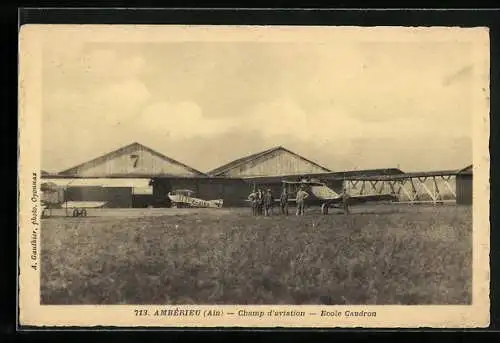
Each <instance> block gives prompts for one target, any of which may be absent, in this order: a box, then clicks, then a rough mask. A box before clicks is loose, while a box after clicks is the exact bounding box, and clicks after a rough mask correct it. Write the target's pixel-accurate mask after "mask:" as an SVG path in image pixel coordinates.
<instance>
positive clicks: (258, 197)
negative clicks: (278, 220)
mask: <svg viewBox="0 0 500 343" xmlns="http://www.w3.org/2000/svg"><path fill="white" fill-rule="evenodd" d="M308 197H309V194H308V193H307V192H306V191H305V190H304V189H303V187H301V188H300V189H299V191H298V192H297V195H296V197H295V200H296V202H297V212H296V215H297V216H303V215H304V210H305V204H304V202H305V199H307V198H308ZM248 200H249V201H250V202H251V204H252V215H253V216H261V215H264V216H266V217H267V216H270V215H271V214H272V210H273V205H274V197H273V194H272V192H271V189H267V191H266V192H265V193H264V192H263V191H262V190H261V189H260V188H258V189H257V190H255V189H254V190H253V192H252V193H250V195H249V196H248ZM288 201H289V199H288V191H287V189H286V187H283V190H282V191H281V194H280V198H279V202H280V209H281V214H284V215H288Z"/></svg>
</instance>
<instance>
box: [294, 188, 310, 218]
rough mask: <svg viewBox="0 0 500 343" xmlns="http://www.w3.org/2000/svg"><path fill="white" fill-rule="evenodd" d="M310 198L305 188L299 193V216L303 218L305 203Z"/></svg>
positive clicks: (297, 198)
mask: <svg viewBox="0 0 500 343" xmlns="http://www.w3.org/2000/svg"><path fill="white" fill-rule="evenodd" d="M308 197H309V194H308V193H307V192H306V191H304V187H300V189H299V191H298V192H297V196H296V198H295V200H296V201H297V213H296V215H297V216H303V215H304V201H305V200H306V199H307V198H308Z"/></svg>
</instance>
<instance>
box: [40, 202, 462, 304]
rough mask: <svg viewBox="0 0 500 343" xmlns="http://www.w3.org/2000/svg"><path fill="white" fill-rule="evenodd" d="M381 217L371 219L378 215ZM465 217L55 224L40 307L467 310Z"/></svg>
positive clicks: (200, 216)
mask: <svg viewBox="0 0 500 343" xmlns="http://www.w3.org/2000/svg"><path fill="white" fill-rule="evenodd" d="M378 213H379V214H378ZM471 260H472V215H471V209H470V208H468V207H455V206H453V207H437V208H434V207H404V208H400V209H399V210H391V211H389V212H387V211H386V212H385V213H384V212H383V211H381V212H377V211H373V212H372V213H364V214H363V213H359V214H353V215H349V216H344V215H329V216H320V215H316V214H310V215H306V216H304V217H295V216H290V217H281V216H274V217H270V218H265V217H258V218H255V217H251V216H249V215H248V214H247V211H246V212H244V214H241V213H238V212H237V211H235V213H234V214H232V215H226V216H215V215H212V214H211V212H210V211H207V212H204V213H198V212H193V214H192V215H182V216H172V215H170V216H164V217H144V218H126V219H125V218H122V219H119V218H98V217H96V218H91V217H88V218H83V219H76V218H51V219H47V220H44V222H43V227H42V270H41V282H42V285H41V297H42V303H45V304H192V303H196V304H468V303H470V302H471V278H472V267H471Z"/></svg>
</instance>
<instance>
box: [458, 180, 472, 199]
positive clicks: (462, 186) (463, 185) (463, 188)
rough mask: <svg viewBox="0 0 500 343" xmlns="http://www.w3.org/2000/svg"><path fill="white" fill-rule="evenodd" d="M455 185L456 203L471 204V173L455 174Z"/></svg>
mask: <svg viewBox="0 0 500 343" xmlns="http://www.w3.org/2000/svg"><path fill="white" fill-rule="evenodd" d="M456 187H457V204H460V205H472V175H466V174H462V175H461V174H459V175H457V179H456Z"/></svg>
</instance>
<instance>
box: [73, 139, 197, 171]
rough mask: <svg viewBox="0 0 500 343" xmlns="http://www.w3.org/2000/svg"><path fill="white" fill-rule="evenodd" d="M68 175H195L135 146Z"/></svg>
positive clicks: (85, 165) (78, 168)
mask: <svg viewBox="0 0 500 343" xmlns="http://www.w3.org/2000/svg"><path fill="white" fill-rule="evenodd" d="M66 174H71V175H78V176H83V177H93V176H101V177H102V176H109V175H117V174H120V175H127V174H130V175H155V174H173V175H186V176H191V175H195V174H196V173H194V172H193V171H192V170H189V169H187V168H186V167H184V166H182V165H179V164H177V163H173V162H171V161H168V160H166V159H164V158H162V157H161V156H159V155H157V154H154V153H152V152H151V151H149V150H148V149H146V148H145V147H142V146H140V145H134V146H130V147H127V148H126V149H124V150H121V151H117V152H115V153H113V154H111V155H110V156H109V157H108V158H106V159H97V160H93V161H89V162H87V163H85V164H83V165H81V166H78V167H75V168H74V169H73V170H71V172H67V173H66Z"/></svg>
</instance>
